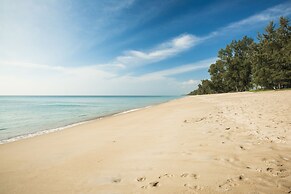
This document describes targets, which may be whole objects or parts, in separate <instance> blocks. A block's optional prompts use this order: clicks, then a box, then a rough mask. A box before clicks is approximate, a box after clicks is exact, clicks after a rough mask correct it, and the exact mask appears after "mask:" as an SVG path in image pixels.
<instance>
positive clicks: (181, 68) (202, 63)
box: [143, 58, 217, 78]
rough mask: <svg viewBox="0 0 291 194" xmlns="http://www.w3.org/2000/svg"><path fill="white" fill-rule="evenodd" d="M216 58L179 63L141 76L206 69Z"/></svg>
mask: <svg viewBox="0 0 291 194" xmlns="http://www.w3.org/2000/svg"><path fill="white" fill-rule="evenodd" d="M216 60H217V58H209V59H205V60H201V61H198V62H195V63H192V64H186V65H181V66H178V67H174V68H170V69H166V70H162V71H156V72H153V73H148V74H145V75H143V77H152V78H154V77H156V78H157V77H168V76H173V75H178V74H182V73H186V72H191V71H195V70H199V69H206V68H208V67H209V66H210V65H211V64H212V63H214V62H215V61H216Z"/></svg>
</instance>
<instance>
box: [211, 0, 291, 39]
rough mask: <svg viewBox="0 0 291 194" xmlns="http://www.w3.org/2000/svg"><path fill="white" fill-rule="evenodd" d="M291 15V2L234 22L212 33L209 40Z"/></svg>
mask: <svg viewBox="0 0 291 194" xmlns="http://www.w3.org/2000/svg"><path fill="white" fill-rule="evenodd" d="M290 14H291V2H290V1H289V2H286V3H282V4H279V5H276V6H274V7H271V8H269V9H266V10H264V11H262V12H260V13H258V14H255V15H252V16H250V17H248V18H245V19H243V20H240V21H237V22H233V23H231V24H229V25H227V26H225V27H222V28H220V29H218V30H217V31H214V32H212V33H210V34H209V35H208V36H207V38H214V37H215V36H218V35H225V34H228V33H229V31H238V30H242V29H249V28H250V27H255V26H256V25H258V24H264V23H266V22H269V21H271V20H277V19H278V18H279V17H280V16H288V15H290Z"/></svg>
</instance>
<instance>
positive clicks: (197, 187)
mask: <svg viewBox="0 0 291 194" xmlns="http://www.w3.org/2000/svg"><path fill="white" fill-rule="evenodd" d="M184 187H187V188H188V189H191V190H199V191H200V190H202V187H201V186H199V185H194V184H184Z"/></svg>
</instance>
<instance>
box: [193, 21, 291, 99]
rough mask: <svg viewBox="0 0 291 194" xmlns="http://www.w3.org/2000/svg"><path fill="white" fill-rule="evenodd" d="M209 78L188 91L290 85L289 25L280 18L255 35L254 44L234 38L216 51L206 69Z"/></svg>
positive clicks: (250, 41) (243, 89)
mask: <svg viewBox="0 0 291 194" xmlns="http://www.w3.org/2000/svg"><path fill="white" fill-rule="evenodd" d="M208 72H209V74H210V80H202V82H201V84H199V85H198V89H197V90H194V91H193V92H191V93H190V94H192V95H199V94H212V93H224V92H242V91H247V90H250V89H252V88H261V89H281V88H290V87H291V27H290V26H289V22H288V19H287V18H284V17H281V18H280V26H279V27H278V28H277V29H276V28H275V25H274V23H273V22H270V23H269V25H268V26H267V27H266V28H265V33H263V34H258V43H255V42H254V40H253V39H252V38H249V37H247V36H245V37H243V38H242V39H241V40H238V41H236V40H234V41H232V42H231V43H230V44H229V45H227V46H226V47H225V48H224V49H221V50H220V51H219V52H218V60H217V61H216V62H215V63H214V64H211V65H210V68H209V70H208Z"/></svg>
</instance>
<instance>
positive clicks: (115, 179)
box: [112, 178, 121, 183]
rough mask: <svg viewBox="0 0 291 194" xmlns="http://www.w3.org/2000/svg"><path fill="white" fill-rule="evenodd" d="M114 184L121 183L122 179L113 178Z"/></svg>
mask: <svg viewBox="0 0 291 194" xmlns="http://www.w3.org/2000/svg"><path fill="white" fill-rule="evenodd" d="M112 182H113V183H120V182H121V178H113V179H112Z"/></svg>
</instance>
